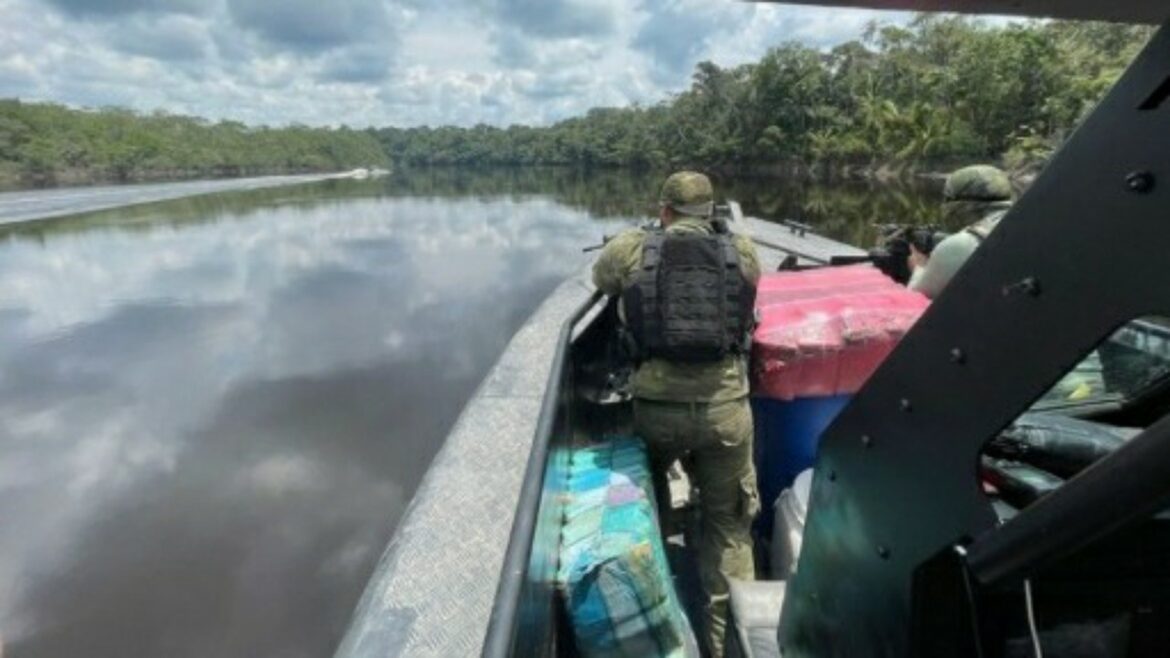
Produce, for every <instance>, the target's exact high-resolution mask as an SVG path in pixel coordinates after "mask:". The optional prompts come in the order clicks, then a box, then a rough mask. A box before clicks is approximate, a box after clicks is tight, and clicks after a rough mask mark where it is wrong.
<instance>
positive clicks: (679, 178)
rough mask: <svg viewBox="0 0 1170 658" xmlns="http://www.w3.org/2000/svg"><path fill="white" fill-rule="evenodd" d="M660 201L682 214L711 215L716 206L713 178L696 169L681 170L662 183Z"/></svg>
mask: <svg viewBox="0 0 1170 658" xmlns="http://www.w3.org/2000/svg"><path fill="white" fill-rule="evenodd" d="M658 203H659V204H661V205H663V206H665V207H668V208H671V209H673V210H674V211H675V212H677V213H679V214H682V215H693V216H695V217H710V216H711V213H712V211H713V210H714V207H715V191H714V189H712V187H711V179H709V178H707V177H706V176H704V175H703V174H700V173H698V172H694V171H679V172H675V173H673V174H671V175H670V177H669V178H667V179H666V182H665V183H663V184H662V191H661V192H660V193H659V194H658Z"/></svg>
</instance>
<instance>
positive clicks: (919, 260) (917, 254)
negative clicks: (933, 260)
mask: <svg viewBox="0 0 1170 658" xmlns="http://www.w3.org/2000/svg"><path fill="white" fill-rule="evenodd" d="M929 260H930V256H927V255H926V254H924V253H922V252H921V251H919V250H918V247H915V246H914V243H913V242H911V243H910V255H909V256H907V257H906V266H907V267H909V268H910V271H911V272H913V271H914V270H916V269H918V268H920V267H925V266H926V262H927V261H929Z"/></svg>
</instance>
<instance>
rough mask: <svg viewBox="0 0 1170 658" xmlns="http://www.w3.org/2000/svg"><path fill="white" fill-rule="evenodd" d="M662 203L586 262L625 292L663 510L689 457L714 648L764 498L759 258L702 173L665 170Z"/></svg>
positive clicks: (639, 402) (637, 399) (638, 423)
mask: <svg viewBox="0 0 1170 658" xmlns="http://www.w3.org/2000/svg"><path fill="white" fill-rule="evenodd" d="M659 206H660V211H659V219H660V220H661V225H662V226H661V230H641V229H635V230H630V231H626V232H624V233H622V234H620V235H618V236H617V237H616V238H614V239H613V240H611V241H610V242H609V243H608V244H607V245H606V246H605V249H604V250H603V251H602V252H601V256H600V257H598V259H597V262H596V263H595V264H594V266H593V282H594V284H595V285H596V286H597V287H598V289H600V290H601V291H602V292H604V293H606V294H607V295H610V296H611V297H614V296H620V297H621V306H620V310H621V314H622V318H623V322H624V325H625V330H626V331H627V332H628V334H629V336H630V338H631V339H632V343H633V345H634V346H635V352H636V360H637V368H636V370H635V371H634V375H633V377H632V379H631V389H632V391H631V392H632V393H633V396H634V428H635V431H636V432H637V433H638V435H639V436H641V437H642V438H643V439H645V441H646V444H647V447H648V448H649V452H650V462H651V467H652V468H653V470H654V473H655V482H656V488H657V489H658V500H659V509H664V510H665V509H669V505H670V499H669V493H668V492H666V488H665V486H664V483H665V474H666V469H667V468H669V466H670V465H671V464H672V463H673V462H674V461H675V460H676V459H678V458H680V457H683V456H684V455H687V454H689V455H690V456H691V458H692V459H691V463H692V464H693V468H692V469H691V470H692V472H691V473H689V475H690V477H691V480H692V482H693V483H694V484H695V485H696V486H697V487H698V489H699V511H700V516H701V524H700V541H699V571H700V578H701V581H702V584H703V590H704V593H705V594H706V596H707V599H708V601H707V608H706V624H707V646H708V650H709V651H710V653H711V655H713V656H716V657H718V656H721V655H722V654H723V635H724V630H725V626H726V620H727V600H728V583H727V580H728V579H729V578H737V579H741V580H752V579H753V578H754V576H755V566H754V563H753V560H752V542H751V534H750V526H751V522H752V519H753V517H754V516H755V514H756V513H757V512H758V511H759V507H760V504H759V494H758V493H757V491H756V475H755V469H754V468H753V466H752V435H753V428H752V412H751V407H750V406H749V404H748V397H747V396H748V372H747V368H748V366H747V355H748V351H749V347H750V340H751V330H752V327H753V324H754V322H753V315H754V306H755V297H756V282H757V281H758V280H759V278H760V265H759V260H758V259H757V257H756V252H755V248H754V247H753V246H752V243H751V241H750V240H749V239H747V238H746V237H743V236H739V235H731V234H729V233H728V232H727V226H726V224H725V223H723V222H721V221H715V220H713V218H712V213H713V211H714V193H713V190H712V188H711V181H710V180H709V179H708V178H707V177H706V176H704V175H703V174H699V173H695V172H690V171H682V172H678V173H675V174H673V175H671V176H670V177H669V178H667V179H666V182H665V183H664V184H663V185H662V192H661V194H660V195H659Z"/></svg>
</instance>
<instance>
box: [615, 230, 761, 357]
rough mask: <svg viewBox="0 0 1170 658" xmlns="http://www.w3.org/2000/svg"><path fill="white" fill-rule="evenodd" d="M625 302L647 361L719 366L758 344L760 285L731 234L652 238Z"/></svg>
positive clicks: (638, 348) (636, 350) (638, 354)
mask: <svg viewBox="0 0 1170 658" xmlns="http://www.w3.org/2000/svg"><path fill="white" fill-rule="evenodd" d="M621 299H622V306H623V311H624V313H625V317H626V330H627V331H628V333H629V337H630V338H631V339H632V343H633V348H634V353H635V354H634V355H635V358H636V359H637V360H639V361H642V360H645V359H650V358H660V359H666V360H668V361H680V362H684V363H702V362H710V361H718V360H720V359H723V358H724V357H726V356H728V355H729V354H746V353H747V351H748V349H749V347H750V345H751V331H752V329H753V326H754V317H755V303H756V287H755V285H753V284H751V283H749V282H748V281H747V280H746V279H745V278H744V276H743V272H742V271H741V270H740V258H739V251H737V250H736V248H735V244H734V242H733V240H732V238H731V236H730V235H728V234H727V233H721V232H717V233H714V234H697V233H681V232H664V231H658V232H653V233H650V234H648V235H647V236H646V240H645V242H644V243H643V244H642V262H641V265H640V266H639V268H638V270H637V272H636V273H635V274H634V277H633V279H632V280H631V282H630V285H629V286H627V287H626V289H625V291H623V293H622V297H621Z"/></svg>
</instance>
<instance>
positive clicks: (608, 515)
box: [557, 437, 696, 658]
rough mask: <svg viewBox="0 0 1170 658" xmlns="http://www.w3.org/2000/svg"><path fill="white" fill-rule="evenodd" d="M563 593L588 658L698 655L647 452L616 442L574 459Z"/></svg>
mask: <svg viewBox="0 0 1170 658" xmlns="http://www.w3.org/2000/svg"><path fill="white" fill-rule="evenodd" d="M569 463H570V474H569V487H568V494H567V495H568V499H567V500H566V501H565V517H564V519H563V525H562V528H561V554H560V566H559V569H558V573H557V581H558V586H559V587H560V589H561V591H562V592H563V593H564V595H565V602H566V607H567V608H568V612H569V618H570V620H571V621H572V624H573V631H574V635H575V638H576V642H577V648H578V650H579V651H580V652H581V654H582V655H584V656H591V657H596V658H611V657H619V656H688V655H694V654H695V652H696V644H695V641H694V636H693V634H692V632H691V628H690V624H689V623H688V622H687V619H686V616H685V615H684V614H683V610H682V606H681V605H680V603H679V598H678V594H677V593H676V592H675V589H674V583H673V581H672V579H671V576H670V568H669V565H668V564H667V561H666V551H665V550H664V547H663V545H662V537H661V534H660V533H659V529H658V514H657V510H656V509H655V506H654V497H653V494H652V493H651V492H652V491H653V488H652V485H651V477H650V469H649V465H648V463H647V459H646V448H645V446H644V445H643V444H642V442H641V441H640V440H638V439H635V438H629V437H614V438H610V439H609V440H607V441H605V442H603V443H601V444H598V445H594V446H589V447H587V448H579V449H577V450H575V451H574V454H573V455H572V456H571V457H570V461H569Z"/></svg>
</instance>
